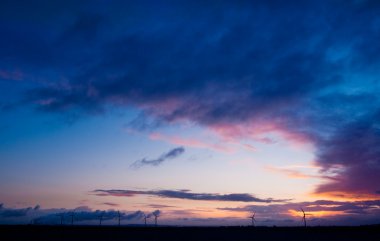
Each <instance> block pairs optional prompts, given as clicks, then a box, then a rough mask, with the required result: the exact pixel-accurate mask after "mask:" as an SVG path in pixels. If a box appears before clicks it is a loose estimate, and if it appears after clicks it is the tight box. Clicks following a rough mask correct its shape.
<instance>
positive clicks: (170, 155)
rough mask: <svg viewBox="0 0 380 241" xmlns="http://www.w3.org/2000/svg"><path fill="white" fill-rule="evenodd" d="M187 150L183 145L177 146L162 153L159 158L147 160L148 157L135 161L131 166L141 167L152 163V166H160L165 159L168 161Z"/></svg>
mask: <svg viewBox="0 0 380 241" xmlns="http://www.w3.org/2000/svg"><path fill="white" fill-rule="evenodd" d="M184 152H185V148H183V147H177V148H174V149H172V150H170V151H169V152H167V153H164V154H162V155H161V156H160V157H159V158H157V159H152V160H147V159H146V158H144V159H141V160H138V161H135V162H134V163H132V165H131V167H133V168H140V167H142V166H146V165H148V166H149V165H150V166H158V165H160V164H162V163H163V162H164V161H167V160H169V159H173V158H176V157H178V156H180V155H182V154H183V153H184Z"/></svg>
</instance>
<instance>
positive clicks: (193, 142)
mask: <svg viewBox="0 0 380 241" xmlns="http://www.w3.org/2000/svg"><path fill="white" fill-rule="evenodd" d="M149 138H150V139H152V140H162V141H166V142H169V143H172V144H175V145H182V146H188V147H196V148H208V149H213V150H217V151H222V152H227V153H230V152H232V151H233V150H232V149H231V148H230V147H228V146H227V145H222V144H218V143H208V142H205V141H201V140H197V139H193V138H182V137H179V136H167V135H164V134H161V133H157V132H155V133H151V134H150V135H149Z"/></svg>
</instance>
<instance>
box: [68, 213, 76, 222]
mask: <svg viewBox="0 0 380 241" xmlns="http://www.w3.org/2000/svg"><path fill="white" fill-rule="evenodd" d="M74 212H75V211H74ZM74 212H71V213H70V214H69V216H70V217H71V225H74V215H75V214H74Z"/></svg>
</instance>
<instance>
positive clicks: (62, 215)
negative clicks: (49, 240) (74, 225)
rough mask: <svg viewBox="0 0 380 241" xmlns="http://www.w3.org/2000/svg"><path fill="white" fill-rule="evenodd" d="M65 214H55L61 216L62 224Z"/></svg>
mask: <svg viewBox="0 0 380 241" xmlns="http://www.w3.org/2000/svg"><path fill="white" fill-rule="evenodd" d="M64 215H65V214H63V213H58V214H56V215H55V216H58V217H60V218H61V225H62V224H63V217H64Z"/></svg>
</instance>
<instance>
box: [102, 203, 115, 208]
mask: <svg viewBox="0 0 380 241" xmlns="http://www.w3.org/2000/svg"><path fill="white" fill-rule="evenodd" d="M102 204H104V205H107V206H111V207H118V206H119V204H117V203H110V202H105V203H102Z"/></svg>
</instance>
